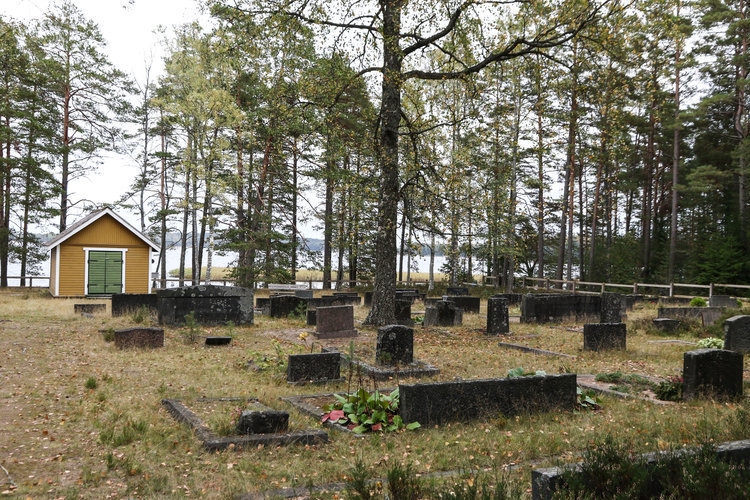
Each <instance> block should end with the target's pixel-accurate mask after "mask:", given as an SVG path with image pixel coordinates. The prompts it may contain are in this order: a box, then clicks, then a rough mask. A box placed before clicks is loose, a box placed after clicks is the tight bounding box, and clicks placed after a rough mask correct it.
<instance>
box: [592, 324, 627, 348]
mask: <svg viewBox="0 0 750 500" xmlns="http://www.w3.org/2000/svg"><path fill="white" fill-rule="evenodd" d="M626 337H627V331H626V327H625V323H589V324H586V325H583V350H584V351H613V350H614V351H624V350H625V344H626Z"/></svg>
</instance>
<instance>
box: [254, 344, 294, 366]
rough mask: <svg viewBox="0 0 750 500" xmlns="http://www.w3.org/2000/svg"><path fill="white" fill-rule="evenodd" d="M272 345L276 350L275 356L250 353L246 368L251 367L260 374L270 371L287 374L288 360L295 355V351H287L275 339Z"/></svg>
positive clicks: (256, 352)
mask: <svg viewBox="0 0 750 500" xmlns="http://www.w3.org/2000/svg"><path fill="white" fill-rule="evenodd" d="M271 345H272V346H273V350H274V354H273V355H271V356H268V355H266V354H263V353H261V352H258V351H249V353H248V354H249V357H250V359H249V361H248V365H246V366H250V367H251V368H252V369H253V370H255V371H259V372H264V371H268V370H271V371H274V372H277V373H283V372H286V365H287V358H288V356H289V354H291V353H293V352H294V351H293V350H292V349H290V350H287V349H285V348H284V346H282V345H281V342H279V341H278V340H276V339H273V340H272V341H271Z"/></svg>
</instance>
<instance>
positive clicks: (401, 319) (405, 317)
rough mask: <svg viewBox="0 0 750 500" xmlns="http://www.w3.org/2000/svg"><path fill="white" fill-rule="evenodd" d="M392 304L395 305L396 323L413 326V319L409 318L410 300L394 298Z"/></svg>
mask: <svg viewBox="0 0 750 500" xmlns="http://www.w3.org/2000/svg"><path fill="white" fill-rule="evenodd" d="M397 297H398V296H397ZM394 304H395V307H396V323H398V324H399V325H404V326H413V325H414V321H413V320H412V319H411V304H412V302H411V300H408V299H407V300H403V299H399V298H396V301H395V302H394Z"/></svg>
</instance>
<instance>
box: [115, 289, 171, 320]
mask: <svg viewBox="0 0 750 500" xmlns="http://www.w3.org/2000/svg"><path fill="white" fill-rule="evenodd" d="M158 301H159V297H158V296H157V295H156V294H155V293H115V294H112V316H124V315H126V314H133V313H135V312H137V311H138V310H140V309H141V308H142V307H145V308H146V309H148V311H149V312H157V311H158Z"/></svg>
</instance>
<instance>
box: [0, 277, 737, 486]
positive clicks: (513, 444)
mask: <svg viewBox="0 0 750 500" xmlns="http://www.w3.org/2000/svg"><path fill="white" fill-rule="evenodd" d="M76 302H81V299H77V300H72V299H70V300H69V299H51V298H47V297H45V296H43V295H41V294H40V293H38V292H24V291H19V290H4V291H0V352H2V353H3V356H2V359H1V360H0V377H1V380H2V383H1V384H0V465H2V466H3V467H4V468H5V469H7V471H8V474H9V475H10V477H11V478H12V480H13V481H14V482H15V485H16V487H15V488H12V487H11V485H10V483H9V481H8V477H7V476H6V474H5V473H4V472H3V471H2V470H0V491H2V493H3V494H4V495H13V496H18V497H21V498H25V497H32V498H58V497H70V498H77V497H84V498H107V497H113V498H122V497H143V498H152V497H186V496H189V497H208V498H229V497H232V496H234V495H238V494H242V493H247V492H257V491H264V490H273V489H278V488H287V487H292V486H301V487H305V486H308V485H315V486H319V485H323V484H327V483H333V482H343V481H347V479H349V478H351V475H352V468H353V466H354V464H355V462H357V461H360V462H362V463H363V464H364V466H365V467H366V468H367V471H368V473H369V475H371V476H372V477H383V476H384V475H385V473H386V470H387V469H388V468H389V467H390V466H392V465H393V464H396V463H401V464H403V465H409V466H411V467H412V468H413V469H414V470H416V471H417V472H419V473H433V472H439V471H456V470H463V471H476V470H492V471H502V470H505V469H508V467H509V466H513V467H511V469H510V472H509V475H510V476H509V477H510V481H512V482H514V483H515V484H516V485H518V486H520V487H521V488H522V491H525V495H526V496H527V497H530V492H531V484H530V470H531V468H532V467H540V466H549V465H555V464H558V463H560V461H576V460H577V459H578V456H579V454H580V452H581V451H582V450H583V449H585V448H586V446H588V445H590V444H591V443H593V442H595V441H597V440H598V439H601V438H603V437H604V436H605V435H607V434H611V435H613V436H615V437H617V438H620V439H623V440H626V441H629V442H631V443H632V446H633V449H634V450H636V451H653V450H659V449H668V448H674V447H682V446H686V445H695V444H699V443H702V442H704V441H706V440H713V441H715V442H720V441H728V440H735V439H744V438H750V418H749V417H748V411H750V404H748V402H747V400H743V401H742V402H736V403H721V402H714V401H694V402H690V403H675V404H670V405H657V404H654V403H651V402H647V401H643V400H640V399H618V398H614V397H602V398H601V399H600V402H601V405H602V407H603V409H602V411H599V412H581V413H576V412H562V411H556V412H551V413H546V414H538V415H520V416H516V417H511V418H505V417H503V416H502V415H496V416H494V417H492V418H485V419H480V420H474V421H472V422H471V423H468V424H460V423H454V424H450V425H443V426H440V427H427V428H425V427H423V428H422V429H419V430H417V431H402V432H398V433H394V434H385V435H372V436H368V437H366V438H355V437H353V436H351V435H348V434H345V433H340V432H331V433H330V442H329V443H327V444H322V445H314V446H300V445H297V446H288V447H279V448H273V447H260V448H254V449H250V450H243V451H241V452H238V451H236V450H228V451H223V452H213V453H210V452H206V451H204V450H203V449H202V448H201V447H200V442H199V440H198V439H197V438H196V437H195V436H193V434H192V432H191V431H190V430H189V429H188V427H187V426H185V425H183V424H180V423H178V422H176V421H175V420H174V419H173V418H172V417H171V416H170V415H169V414H168V413H167V411H166V410H165V409H164V408H163V407H162V405H161V400H162V399H163V398H175V399H181V400H183V401H185V402H186V403H188V404H189V403H190V402H191V401H194V400H195V399H197V398H201V397H209V398H215V397H243V398H249V397H254V398H258V399H259V400H260V402H261V403H263V404H265V405H266V406H270V407H273V408H275V409H283V410H288V411H289V412H290V427H292V428H295V429H304V428H319V423H318V422H317V421H316V420H315V419H313V418H310V417H306V416H303V415H301V414H300V413H298V412H297V411H295V410H293V409H292V408H291V407H290V406H288V405H286V404H285V403H283V402H281V401H279V398H280V397H283V396H290V395H300V394H317V393H323V392H333V391H342V390H345V389H346V384H345V383H341V384H333V385H328V386H302V387H300V386H289V385H287V384H286V381H285V375H284V373H283V372H282V367H281V365H283V361H284V360H285V358H286V355H287V354H289V353H296V352H309V351H310V350H311V349H315V350H316V351H317V350H319V346H320V342H319V341H317V340H316V341H315V345H314V346H313V345H312V344H313V342H312V338H313V337H312V336H308V337H305V336H304V335H303V336H300V334H301V333H304V332H309V331H311V329H310V328H309V327H306V326H305V324H304V322H303V321H302V320H294V319H283V320H280V319H271V318H268V317H264V316H256V321H255V325H252V326H246V327H239V326H235V327H232V328H231V334H232V335H233V337H234V339H233V342H232V344H231V345H230V346H228V347H221V348H205V347H203V346H202V345H200V344H193V345H188V344H185V343H184V342H183V333H182V331H181V330H179V329H172V328H168V329H166V330H165V347H164V348H162V349H154V350H119V349H117V348H116V347H115V346H114V344H113V343H108V342H105V340H104V336H103V334H102V333H101V332H100V330H102V329H105V330H106V329H111V328H113V329H117V328H124V327H127V326H133V325H134V322H133V318H132V317H121V318H111V317H110V316H109V315H108V313H107V314H103V315H98V316H94V317H93V318H84V317H80V316H76V315H74V314H73V304H74V303H76ZM91 302H97V301H91ZM98 302H108V301H107V300H101V301H98ZM422 310H423V306H422V305H421V303H420V302H417V303H416V304H415V306H414V307H412V311H413V312H417V311H422ZM485 312H486V302H485V301H482V310H481V313H480V314H479V315H476V314H466V315H464V326H462V327H453V328H435V329H425V328H423V327H421V326H417V327H416V328H415V345H414V353H415V358H417V359H419V360H422V361H426V362H428V363H430V364H432V365H435V366H437V367H438V368H440V370H441V373H440V375H439V376H438V377H437V379H438V380H453V379H455V378H457V377H460V378H463V379H471V378H488V377H503V376H505V375H506V373H507V371H508V370H510V369H513V368H516V367H519V366H522V367H523V368H525V369H527V370H544V371H546V372H547V373H563V372H574V373H581V374H584V373H586V374H596V373H608V372H616V371H621V372H622V373H625V374H638V375H644V376H652V377H661V378H666V377H668V376H672V375H679V374H681V371H682V356H683V353H684V352H685V351H688V350H691V349H695V348H696V347H695V346H691V345H687V344H679V343H675V344H665V343H649V341H653V340H665V339H681V340H686V341H695V340H696V338H695V337H694V336H691V335H687V336H682V337H676V336H675V337H665V336H660V335H655V334H653V332H652V331H651V330H650V329H649V328H645V327H644V326H643V325H646V324H647V323H648V321H644V320H648V319H650V318H653V317H655V316H656V308H655V307H654V306H649V305H645V306H641V308H640V309H637V310H636V311H634V312H632V313H630V317H629V320H628V350H627V352H624V353H623V352H618V353H591V352H586V353H584V352H582V351H581V348H582V345H583V333H582V331H580V330H581V329H580V328H579V327H581V326H582V325H580V324H578V325H577V324H572V323H571V324H562V325H522V324H518V323H513V322H512V323H511V331H512V333H513V336H515V337H519V338H516V339H513V338H512V337H513V336H511V337H508V338H503V339H502V340H503V341H506V342H513V343H517V344H523V345H527V346H531V347H539V348H542V349H546V350H551V351H556V352H562V353H566V354H571V355H574V356H576V358H575V359H570V358H562V357H553V356H536V355H534V354H529V353H524V352H521V351H517V350H510V349H504V348H500V347H499V346H498V345H497V340H498V339H497V338H487V337H486V336H484V335H483V333H482V332H481V329H482V328H483V327H484V326H485V325H484V324H485V321H486V320H485ZM514 313H515V314H518V310H517V309H515V310H513V309H512V310H511V314H514ZM366 314H367V309H366V308H364V307H355V318H356V319H358V320H360V321H361V320H363V319H364V318H365V316H366ZM146 322H147V323H153V324H155V319H154V318H151V319H150V320H147V321H146ZM357 328H358V329H359V330H360V333H361V335H360V336H359V337H358V338H357V339H356V340H355V342H354V345H353V346H350V343H349V340H331V341H324V345H331V346H336V347H338V348H339V349H341V350H349V349H350V348H351V349H353V350H354V351H355V352H356V353H357V354H358V355H359V356H361V357H364V358H366V359H368V360H372V359H374V350H375V339H376V331H375V329H372V328H369V327H363V326H361V325H358V326H357ZM229 333H230V328H229V327H211V328H204V329H202V335H227V334H229ZM532 336H533V337H532ZM251 359H256V360H261V361H262V362H261V363H260V364H262V366H263V367H264V368H265V369H264V370H263V371H254V370H249V369H248V368H247V362H248V361H249V360H251ZM745 368H748V361H747V360H745ZM365 384H366V385H367V386H368V387H372V383H371V382H369V381H365ZM380 385H381V386H395V385H397V381H392V382H385V383H381V384H380ZM746 392H747V389H746ZM232 407H233V405H231V404H228V405H221V404H217V405H213V406H210V407H208V408H207V409H205V410H202V411H206V412H210V413H211V414H212V415H211V416H210V417H207V419H208V420H212V419H213V420H215V421H217V422H219V423H218V424H216V425H222V424H221V422H223V421H224V419H223V417H222V415H221V413H223V412H228V411H231V410H232V409H233V408H232ZM467 417H470V415H467ZM489 474H492V472H489ZM461 480H463V479H460V478H458V477H453V478H451V479H445V480H444V481H448V482H451V481H453V482H455V481H461ZM3 490H4V491H3ZM333 495H334V494H329V495H326V494H323V495H321V496H322V497H323V498H330V497H332V496H333ZM339 495H341V494H339Z"/></svg>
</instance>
